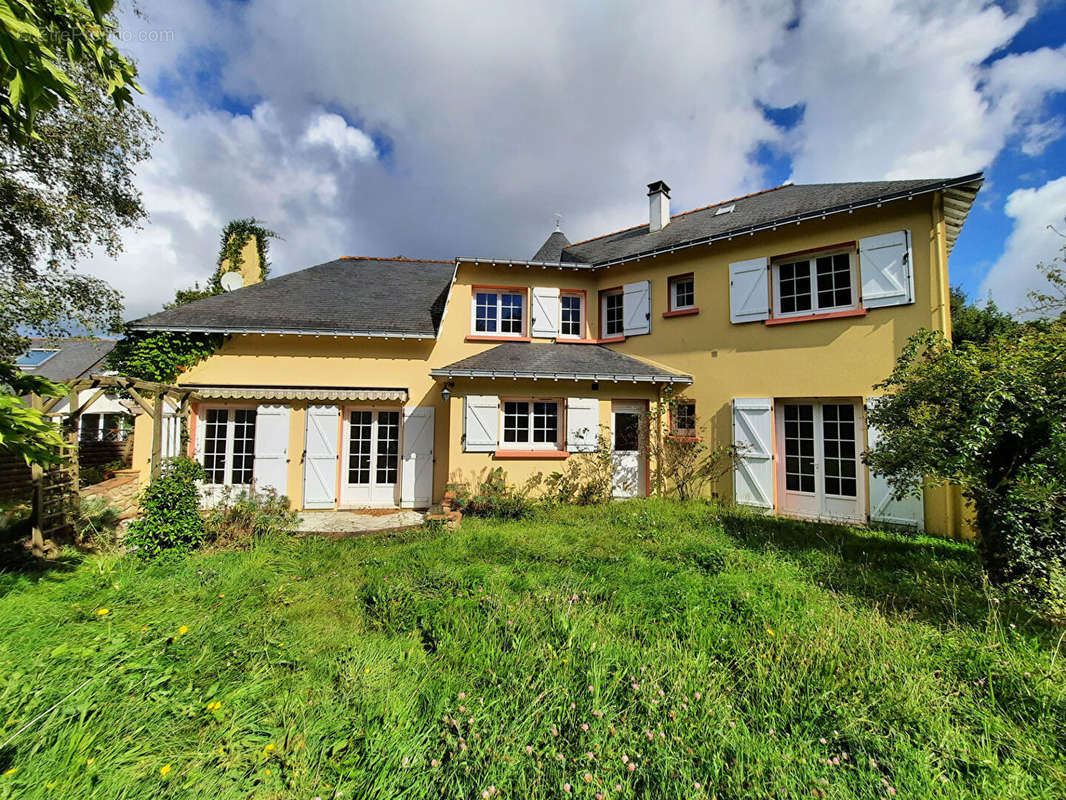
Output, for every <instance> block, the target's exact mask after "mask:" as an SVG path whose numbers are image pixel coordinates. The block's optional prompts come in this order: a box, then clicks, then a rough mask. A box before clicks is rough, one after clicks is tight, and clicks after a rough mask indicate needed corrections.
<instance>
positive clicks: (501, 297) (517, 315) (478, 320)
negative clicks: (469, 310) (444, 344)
mask: <svg viewBox="0 0 1066 800" xmlns="http://www.w3.org/2000/svg"><path fill="white" fill-rule="evenodd" d="M473 301H474V302H473V305H474V309H473V311H474V313H473V317H474V333H475V334H481V335H485V336H522V335H523V334H524V333H525V320H526V314H525V303H526V296H525V293H524V292H520V291H518V290H508V289H476V290H475V291H474V296H473Z"/></svg>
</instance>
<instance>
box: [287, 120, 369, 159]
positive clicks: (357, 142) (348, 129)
mask: <svg viewBox="0 0 1066 800" xmlns="http://www.w3.org/2000/svg"><path fill="white" fill-rule="evenodd" d="M304 142H306V143H307V144H310V145H325V146H326V147H331V148H333V149H334V150H336V151H337V153H338V154H339V155H340V157H341V158H342V159H343V160H345V161H348V160H351V159H355V160H358V161H365V160H367V159H370V158H374V157H375V156H376V155H377V151H376V149H375V147H374V140H373V139H371V138H370V137H369V136H367V135H366V134H365V133H363V132H362V131H361V130H359V129H358V128H356V127H353V126H351V125H349V124H348V123H347V122H346V121H345V119H344V117H342V116H341V115H340V114H330V113H326V112H322V113H320V114H318V115H316V116H315V117H313V118H312V119H311V124H310V125H308V126H307V131H306V132H305V133H304Z"/></svg>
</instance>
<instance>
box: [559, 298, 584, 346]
mask: <svg viewBox="0 0 1066 800" xmlns="http://www.w3.org/2000/svg"><path fill="white" fill-rule="evenodd" d="M583 305H584V302H583V301H582V297H581V295H580V294H575V293H572V292H571V293H567V292H563V293H562V294H561V295H559V336H560V337H561V338H564V339H580V338H582V328H583V327H584V319H583V317H584V314H583V313H582V311H583V309H582V306H583Z"/></svg>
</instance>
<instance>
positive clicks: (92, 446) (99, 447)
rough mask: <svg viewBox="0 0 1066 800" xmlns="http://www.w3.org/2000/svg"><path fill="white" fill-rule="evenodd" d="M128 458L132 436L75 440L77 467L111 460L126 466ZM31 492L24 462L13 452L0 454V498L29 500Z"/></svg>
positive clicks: (2, 500) (128, 461) (30, 482)
mask: <svg viewBox="0 0 1066 800" xmlns="http://www.w3.org/2000/svg"><path fill="white" fill-rule="evenodd" d="M132 458H133V437H132V436H131V437H129V438H128V439H126V440H125V441H122V442H80V443H79V444H78V467H79V469H81V470H84V469H86V468H87V467H99V466H102V465H104V464H111V463H113V462H121V463H122V465H123V466H124V467H128V466H129V465H130V461H131V459H132ZM32 493H33V477H32V473H31V471H30V468H29V467H28V466H26V462H25V461H23V460H22V459H21V458H16V457H14V456H9V455H0V502H2V503H5V504H10V503H20V502H29V501H30V497H31V495H32Z"/></svg>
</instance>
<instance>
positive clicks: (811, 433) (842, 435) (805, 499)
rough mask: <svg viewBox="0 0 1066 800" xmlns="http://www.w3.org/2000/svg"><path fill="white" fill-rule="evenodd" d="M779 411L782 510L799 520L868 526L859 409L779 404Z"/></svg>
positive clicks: (842, 403) (847, 404)
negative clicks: (861, 462)
mask: <svg viewBox="0 0 1066 800" xmlns="http://www.w3.org/2000/svg"><path fill="white" fill-rule="evenodd" d="M775 406H776V411H777V413H776V416H777V420H776V422H777V452H778V459H777V480H778V506H779V510H780V511H781V512H782V513H784V514H791V515H795V516H799V517H811V518H818V519H827V520H838V521H842V522H864V521H865V519H866V513H865V510H866V497H865V486H864V482H863V480H862V475H861V472H860V470H859V466H860V465H859V452H860V451H861V450H862V448H861V446H860V443H859V439H858V437H859V423H860V421H861V420H862V415H861V412H860V408H859V404H858V403H856V402H854V401H850V400H839V401H812V400H785V401H782V400H778V401H777V402H776V403H775Z"/></svg>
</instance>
